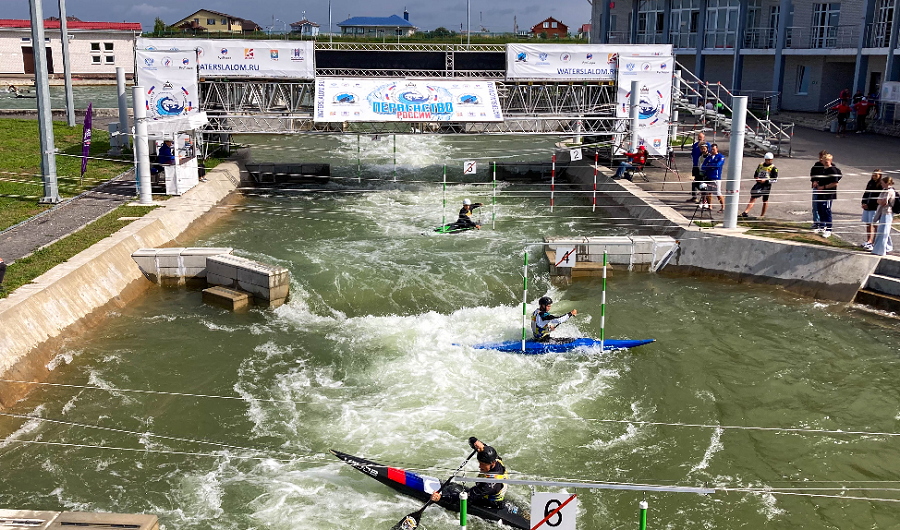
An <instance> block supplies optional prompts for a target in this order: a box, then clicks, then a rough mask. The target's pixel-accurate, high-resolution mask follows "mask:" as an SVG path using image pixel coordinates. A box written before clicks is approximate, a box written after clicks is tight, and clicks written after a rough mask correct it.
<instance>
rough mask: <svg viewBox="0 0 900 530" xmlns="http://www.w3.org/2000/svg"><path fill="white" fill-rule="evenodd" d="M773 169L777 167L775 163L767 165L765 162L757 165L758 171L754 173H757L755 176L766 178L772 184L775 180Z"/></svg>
mask: <svg viewBox="0 0 900 530" xmlns="http://www.w3.org/2000/svg"><path fill="white" fill-rule="evenodd" d="M773 169H775V164H772V165H769V166H767V165H765V164H760V165H758V166H756V173H754V175H755V177H754V178H758V179H766V180H768V181H769V182H768V183H769V184H771V183H773V182H775V181H774V180H772V177H771V175H772V170H773Z"/></svg>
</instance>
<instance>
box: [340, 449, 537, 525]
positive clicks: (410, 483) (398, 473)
mask: <svg viewBox="0 0 900 530" xmlns="http://www.w3.org/2000/svg"><path fill="white" fill-rule="evenodd" d="M331 454H333V455H334V456H336V457H338V458H340V459H341V460H343V461H344V462H345V463H347V464H350V465H351V466H353V467H355V468H356V469H357V470H359V471H360V472H362V473H363V474H365V475H368V476H370V477H372V478H374V479H375V480H377V481H378V482H381V483H382V484H384V485H385V486H388V487H391V488H393V489H395V490H397V491H399V492H400V493H402V494H404V495H408V496H410V497H413V498H415V499H419V500H420V501H422V502H425V501H427V500H428V499H429V498H431V494H432V493H433V492H435V491H437V490H438V488H440V487H441V480H440V479H437V478H434V477H429V476H426V475H420V474H418V473H413V472H412V471H406V470H403V469H400V468H396V467H389V466H385V465H382V464H378V463H376V462H372V461H371V460H366V459H365V458H359V457H358V456H353V455H348V454H347V453H342V452H340V451H335V450H334V449H332V450H331ZM462 490H463V486H462V485H460V484H457V483H455V482H451V483H450V484H448V485H447V487H445V488H444V490H443V491H442V492H441V500H440V502H438V503H436V504H439V505H440V506H442V507H444V508H446V509H448V510H450V511H454V512H458V511H459V492H460V491H462ZM467 512H468V513H469V515H476V516H478V517H481V518H482V519H487V520H488V521H501V522H502V523H503V524H505V525H508V526H511V527H513V528H521V529H523V530H530V528H531V524H530V521H529V519H528V517H527V515H528V514H527V513H524V511H523V510H522V509H521V508H519V507H518V506H516V505H515V504H512V503H511V502H509V501H504V502H503V507H502V508H500V509H493V508H483V507H481V506H474V505H473V503H472V502H471V501H469V503H468V508H467Z"/></svg>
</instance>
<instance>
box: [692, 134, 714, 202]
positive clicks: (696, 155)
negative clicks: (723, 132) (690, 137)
mask: <svg viewBox="0 0 900 530" xmlns="http://www.w3.org/2000/svg"><path fill="white" fill-rule="evenodd" d="M708 154H709V142H707V141H706V135H705V134H703V133H702V132H701V133H700V134H698V135H697V141H696V142H694V145H692V146H691V161H692V162H693V164H694V165H693V166H691V176H692V177H694V182H692V183H691V198H690V199H688V201H687V202H697V201H698V200H699V199H698V198H697V197H698V195H699V189H700V183H701V182H703V179H701V178H700V163H701V162H702V161H703V159H704V158H706V155H708Z"/></svg>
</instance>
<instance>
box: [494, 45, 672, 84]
mask: <svg viewBox="0 0 900 530" xmlns="http://www.w3.org/2000/svg"><path fill="white" fill-rule="evenodd" d="M631 55H644V56H646V55H665V56H669V55H672V47H671V45H659V44H634V45H623V44H507V45H506V78H507V79H508V80H511V81H513V80H534V81H615V79H616V69H617V63H618V58H619V57H620V56H631Z"/></svg>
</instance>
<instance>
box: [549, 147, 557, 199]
mask: <svg viewBox="0 0 900 530" xmlns="http://www.w3.org/2000/svg"><path fill="white" fill-rule="evenodd" d="M555 191H556V155H553V167H552V168H551V170H550V213H553V193H554V192H555Z"/></svg>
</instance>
